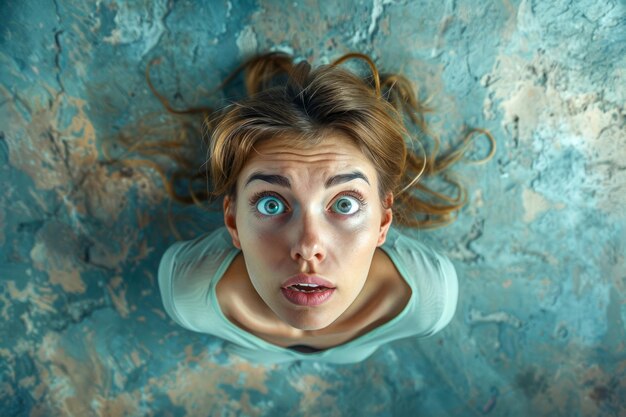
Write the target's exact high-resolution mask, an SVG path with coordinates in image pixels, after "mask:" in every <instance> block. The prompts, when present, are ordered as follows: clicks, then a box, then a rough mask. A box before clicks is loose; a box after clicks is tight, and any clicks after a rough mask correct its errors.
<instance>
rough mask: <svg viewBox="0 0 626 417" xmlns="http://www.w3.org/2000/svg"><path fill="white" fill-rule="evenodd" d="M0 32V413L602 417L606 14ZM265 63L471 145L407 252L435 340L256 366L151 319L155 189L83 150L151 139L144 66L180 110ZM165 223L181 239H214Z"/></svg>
mask: <svg viewBox="0 0 626 417" xmlns="http://www.w3.org/2000/svg"><path fill="white" fill-rule="evenodd" d="M0 22H1V23H0V162H1V164H0V189H1V190H2V192H0V315H1V318H2V323H1V324H0V378H1V379H0V410H1V412H0V415H2V416H81V417H83V416H120V417H121V416H144V415H146V416H148V415H154V416H183V415H186V416H234V415H241V416H278V415H280V416H324V417H327V416H357V415H358V416H416V415H428V416H480V415H493V416H531V415H532V416H544V415H545V416H547V415H550V416H616V417H617V416H624V415H626V400H625V398H626V382H625V381H626V346H625V344H626V249H625V246H626V211H625V210H624V206H625V205H626V162H624V161H626V146H625V145H626V134H625V133H626V129H625V107H624V103H625V98H626V97H625V96H626V94H625V93H626V88H625V85H626V82H625V80H624V78H625V72H626V6H625V5H624V2H623V1H592V0H578V1H514V0H511V1H509V0H503V1H495V0H493V1H482V2H474V1H470V0H446V1H392V0H373V1H359V2H357V1H353V2H349V1H345V2H336V3H335V2H328V1H323V0H308V1H298V2H282V1H280V2H279V1H274V2H272V1H256V2H255V1H219V0H216V1H199V0H198V1H182V0H181V1H165V0H161V1H158V0H157V1H147V0H146V1H126V0H123V1H108V0H103V1H98V2H85V1H82V0H56V1H53V0H50V1H43V0H42V1H37V0H29V1H17V0H14V1H11V0H8V1H6V0H5V1H3V2H2V4H1V5H0ZM266 50H283V51H288V52H292V53H293V54H295V55H296V56H298V57H299V58H301V59H307V60H309V61H310V62H311V63H313V64H321V63H327V62H329V61H330V60H332V59H334V58H337V57H338V56H340V55H341V54H343V53H345V52H349V51H360V52H365V53H368V54H371V55H372V56H373V57H374V58H375V59H376V62H377V63H378V65H379V66H380V67H381V68H382V69H384V70H385V71H390V72H396V71H398V72H403V73H405V74H406V75H408V76H409V77H410V78H411V79H412V80H413V81H414V82H415V83H416V84H418V85H419V86H421V87H422V93H423V94H424V96H428V95H432V101H431V104H432V105H433V107H434V108H435V109H436V113H435V114H434V115H433V116H432V117H431V119H430V123H431V126H432V128H433V129H434V130H435V131H436V132H437V133H438V134H440V135H441V136H442V138H443V139H444V140H445V141H446V142H447V143H453V142H454V141H455V140H456V139H458V138H459V137H460V135H461V132H462V129H463V126H465V125H469V126H480V127H485V128H488V129H489V130H490V131H491V132H492V133H493V135H494V136H495V138H496V140H497V144H498V151H497V153H496V155H495V158H494V159H493V160H492V161H491V162H490V163H489V164H487V165H482V166H472V165H461V166H459V167H458V168H457V173H458V174H459V175H461V176H462V177H463V179H464V181H465V183H466V185H467V186H468V187H469V190H470V201H471V204H470V205H469V206H468V207H467V208H466V209H465V210H464V211H463V212H462V213H461V215H460V217H459V220H458V221H457V222H456V223H454V224H453V225H451V226H449V227H447V228H445V229H441V230H437V231H433V232H422V235H423V236H424V238H426V239H430V240H432V241H433V242H436V243H437V244H438V245H439V246H440V247H441V248H442V249H443V250H444V251H445V252H446V253H448V255H449V256H450V257H451V259H452V260H453V261H454V263H455V265H456V266H457V270H458V272H459V277H460V301H459V307H458V310H457V314H456V316H455V318H454V319H453V321H452V323H451V324H450V325H449V326H448V327H447V328H446V329H445V330H444V331H443V332H441V333H439V334H437V335H436V336H434V337H432V338H430V339H424V340H412V339H405V340H402V341H397V342H394V343H392V344H390V345H387V346H383V347H382V348H380V349H379V350H378V351H377V352H376V353H375V354H374V355H373V356H372V357H371V358H369V359H368V360H367V361H366V362H363V363H360V364H357V365H351V366H329V365H324V364H305V363H294V364H291V365H285V366H271V367H261V366H254V365H251V364H248V363H246V362H243V361H241V360H239V359H237V358H234V357H231V356H229V355H227V354H226V353H224V352H223V351H222V342H221V341H220V340H218V339H215V338H213V337H211V336H208V335H202V334H197V333H192V332H188V331H185V330H183V329H181V328H180V327H178V326H176V325H175V324H174V323H173V322H172V321H171V320H169V318H168V317H166V315H165V314H164V311H163V308H162V305H161V301H160V295H159V291H158V286H157V283H156V268H157V265H158V261H159V259H160V256H161V254H162V253H163V250H164V249H165V248H166V247H167V245H168V244H170V243H171V242H173V241H174V240H175V236H173V235H172V232H171V231H170V229H169V228H168V225H167V208H168V200H167V198H166V195H165V192H164V190H163V185H162V182H161V180H160V178H159V176H158V175H157V174H156V173H155V172H154V171H152V170H150V169H141V168H138V169H135V170H131V171H128V170H126V171H124V170H122V169H120V168H119V167H115V166H112V165H108V164H106V162H105V159H104V158H103V153H102V152H103V151H102V146H103V143H104V142H106V140H108V139H110V138H112V137H115V136H116V135H117V134H118V133H119V132H122V131H124V130H125V129H127V128H128V127H129V126H138V125H143V126H144V127H145V126H152V127H153V128H154V129H153V131H154V132H155V135H158V134H159V133H158V132H159V126H160V125H161V124H163V123H164V120H163V119H162V115H163V113H164V112H163V109H162V107H161V105H160V103H159V102H158V100H156V98H155V97H154V96H153V95H152V93H151V92H150V91H149V90H148V88H147V84H146V81H145V78H144V70H145V68H146V65H147V64H148V62H150V61H151V60H152V59H155V58H160V64H159V65H158V66H155V67H154V70H153V77H154V81H155V84H156V86H157V88H158V89H159V90H160V91H161V92H162V93H163V94H164V95H165V96H166V97H168V98H169V99H170V100H171V101H172V103H173V104H174V105H175V106H177V107H179V108H182V107H189V106H194V105H215V104H218V103H219V102H220V99H222V98H227V97H228V94H230V93H229V92H227V93H225V95H222V96H209V95H208V93H209V92H210V90H211V89H212V88H214V87H216V86H217V85H218V84H219V82H220V81H221V80H222V79H223V78H224V77H225V76H226V74H227V73H228V72H229V71H230V70H232V69H233V68H235V67H236V65H237V64H238V63H240V62H241V59H242V57H245V56H247V55H249V54H250V53H254V52H261V51H266ZM233 91H235V90H233ZM232 94H234V92H233V93H232ZM477 146H478V147H479V152H480V150H483V151H484V149H482V148H481V146H484V144H483V143H482V142H479V143H478V144H477ZM173 209H174V211H175V213H176V215H177V218H179V219H180V227H181V230H182V233H183V234H184V236H185V237H191V236H193V235H194V234H197V233H199V232H202V231H204V230H206V228H208V227H212V226H211V225H216V224H217V223H218V222H219V219H220V218H219V215H211V214H203V213H201V212H199V211H197V210H193V209H188V208H182V207H178V206H174V207H173Z"/></svg>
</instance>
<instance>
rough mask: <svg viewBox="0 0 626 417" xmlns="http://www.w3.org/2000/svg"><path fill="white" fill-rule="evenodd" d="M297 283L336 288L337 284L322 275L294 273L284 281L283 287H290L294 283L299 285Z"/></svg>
mask: <svg viewBox="0 0 626 417" xmlns="http://www.w3.org/2000/svg"><path fill="white" fill-rule="evenodd" d="M297 284H315V285H318V286H320V287H326V288H335V285H334V284H333V283H332V282H330V281H328V280H326V279H324V278H322V277H320V276H317V275H308V274H297V275H294V276H292V277H291V278H289V279H288V280H287V281H285V282H283V283H282V285H281V287H282V288H288V287H291V286H292V285H297Z"/></svg>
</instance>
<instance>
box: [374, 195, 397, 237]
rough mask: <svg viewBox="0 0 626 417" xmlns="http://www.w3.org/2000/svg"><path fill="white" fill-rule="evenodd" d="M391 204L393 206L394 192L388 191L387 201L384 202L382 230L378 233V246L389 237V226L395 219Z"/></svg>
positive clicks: (381, 221)
mask: <svg viewBox="0 0 626 417" xmlns="http://www.w3.org/2000/svg"><path fill="white" fill-rule="evenodd" d="M391 206H393V193H387V196H386V197H385V201H384V202H383V206H382V208H383V212H382V216H381V220H380V231H379V234H378V243H377V244H376V246H381V245H382V244H383V243H385V240H386V239H387V232H388V231H389V227H390V226H391V222H392V221H393V212H392V210H391Z"/></svg>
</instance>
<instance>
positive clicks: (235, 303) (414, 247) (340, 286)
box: [159, 53, 493, 363]
mask: <svg viewBox="0 0 626 417" xmlns="http://www.w3.org/2000/svg"><path fill="white" fill-rule="evenodd" d="M354 57H356V58H361V59H364V60H365V61H366V62H367V63H368V64H369V65H370V67H371V69H372V72H373V77H372V80H373V81H371V82H369V81H367V80H364V79H362V78H360V77H358V76H357V75H355V74H353V73H352V72H350V71H348V70H346V69H344V68H342V67H340V66H339V64H340V63H341V62H343V61H344V60H346V59H348V58H354ZM242 68H243V69H246V71H247V78H246V86H247V90H248V92H249V94H250V95H249V97H248V98H245V99H243V100H241V101H239V102H237V103H235V104H233V105H231V106H229V107H227V108H225V109H224V110H223V111H222V112H221V113H220V115H219V118H218V119H217V120H212V121H211V120H209V121H208V122H207V127H208V132H209V158H208V165H209V167H210V179H211V187H212V194H213V195H214V196H222V197H223V205H222V207H223V215H224V227H222V228H219V229H217V230H215V231H213V232H210V233H206V234H204V235H202V236H199V237H198V238H196V239H193V240H189V241H182V242H177V243H175V244H174V245H172V246H171V247H170V248H169V249H168V250H167V251H166V253H165V254H164V256H163V258H162V260H161V263H160V266H159V285H160V288H161V294H162V297H163V303H164V306H165V310H166V311H167V313H168V314H169V315H170V317H172V319H173V320H174V321H176V322H177V323H178V324H180V325H181V326H183V327H184V328H187V329H190V330H193V331H198V332H203V333H209V334H213V335H216V336H218V337H221V338H223V339H225V340H226V341H228V342H229V343H228V344H227V349H228V351H230V352H233V353H236V354H238V355H240V356H242V357H244V358H246V359H248V360H250V361H253V362H257V363H280V362H288V361H293V360H317V361H324V362H330V363H351V362H358V361H361V360H363V359H365V358H366V357H368V356H369V355H371V354H372V353H373V352H374V351H375V350H376V349H377V348H378V347H379V346H380V345H381V344H383V343H386V342H389V341H392V340H396V339H401V338H405V337H410V336H415V337H425V336H430V335H432V334H434V333H436V332H438V331H440V330H441V329H443V328H444V327H445V326H446V325H447V324H448V323H449V322H450V320H451V319H452V317H453V315H454V312H455V309H456V304H457V291H458V290H457V288H458V284H457V276H456V273H455V269H454V266H453V265H452V263H451V262H450V260H448V258H446V257H445V256H443V255H441V254H439V253H437V252H435V251H434V250H432V249H430V248H428V247H427V246H425V245H424V244H422V243H420V242H418V241H416V240H415V239H413V238H411V237H409V236H408V235H405V234H402V233H401V232H400V231H399V230H397V229H396V228H395V227H393V226H392V222H393V221H394V215H396V217H397V218H396V219H395V221H396V222H397V223H399V224H400V225H404V226H408V227H429V226H433V225H440V224H443V223H445V222H449V221H450V220H451V216H450V215H451V214H452V213H454V212H455V211H457V210H458V209H459V208H460V207H461V206H462V205H463V204H464V195H463V193H462V192H461V193H459V197H458V198H457V199H451V198H448V197H446V196H444V195H443V194H440V193H436V192H434V191H430V190H429V189H428V188H427V187H425V186H423V185H422V184H420V183H417V180H418V179H419V178H420V176H421V174H422V173H426V174H430V175H432V174H436V173H437V172H439V171H441V170H443V169H445V168H446V167H447V166H448V165H450V163H452V162H454V161H455V160H458V159H459V158H460V156H461V152H456V153H451V154H449V155H448V156H447V157H444V158H440V159H438V160H436V159H435V156H436V153H437V147H438V146H437V145H438V144H437V143H435V147H434V151H433V152H432V153H431V155H430V156H427V155H425V154H424V153H422V154H421V157H420V156H418V154H416V153H415V151H414V150H413V149H412V148H411V147H410V146H407V143H406V139H408V138H410V135H409V133H408V130H407V129H406V127H405V124H404V121H403V116H402V112H404V114H405V115H406V116H408V117H409V118H410V119H411V120H412V121H413V122H414V123H416V124H418V125H420V127H422V129H424V128H425V126H424V125H423V118H422V114H423V112H424V111H425V108H424V107H423V106H421V105H420V104H419V103H418V102H417V101H416V100H415V95H414V93H413V92H412V91H411V89H410V83H409V82H408V81H407V80H406V79H405V78H403V77H401V76H398V75H384V74H383V75H382V76H379V74H378V71H377V70H376V67H375V65H374V64H373V62H372V61H371V60H370V59H369V58H367V57H366V56H364V55H360V54H349V55H346V56H344V57H342V58H341V59H340V60H338V61H336V62H335V63H334V64H332V65H325V66H320V67H318V68H316V69H314V70H313V69H311V67H310V66H309V64H307V63H306V62H301V63H299V64H297V65H295V64H294V63H293V61H292V58H291V57H289V56H287V55H284V54H275V53H273V54H266V55H261V56H259V57H256V58H254V59H251V60H250V61H248V62H246V63H245V64H244V65H243V66H242ZM398 110H401V111H398ZM483 133H486V132H483ZM487 135H488V134H487ZM470 137H471V135H470V136H468V138H466V139H467V140H466V143H467V142H468V141H469V138H470ZM488 137H489V138H490V140H492V138H491V137H490V136H488ZM417 144H418V145H420V143H419V142H417ZM492 145H493V140H492ZM421 149H422V151H423V150H424V147H423V146H422V147H421ZM492 151H493V149H492ZM492 154H493V152H492ZM490 156H491V155H490ZM457 185H458V184H457ZM459 187H460V186H459ZM460 190H461V191H462V188H460ZM416 192H421V195H417V194H416ZM437 200H438V201H437Z"/></svg>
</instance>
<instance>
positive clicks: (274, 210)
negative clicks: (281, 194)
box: [256, 197, 285, 216]
mask: <svg viewBox="0 0 626 417" xmlns="http://www.w3.org/2000/svg"><path fill="white" fill-rule="evenodd" d="M256 209H257V210H258V211H259V212H260V213H261V214H263V215H265V216H276V215H277V214H281V213H282V212H283V211H285V205H284V204H283V203H282V201H280V200H279V199H277V198H276V197H263V198H261V199H259V201H258V202H257V203H256Z"/></svg>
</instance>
